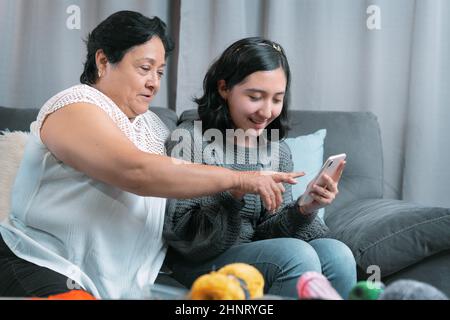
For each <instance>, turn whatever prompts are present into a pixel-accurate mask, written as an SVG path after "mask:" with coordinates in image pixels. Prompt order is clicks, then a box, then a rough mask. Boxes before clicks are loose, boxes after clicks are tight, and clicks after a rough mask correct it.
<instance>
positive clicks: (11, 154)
mask: <svg viewBox="0 0 450 320" xmlns="http://www.w3.org/2000/svg"><path fill="white" fill-rule="evenodd" d="M1 133H2V134H0V221H3V219H5V218H6V217H7V216H8V214H9V210H10V198H11V189H12V186H13V183H14V179H15V178H16V173H17V169H19V165H20V162H21V161H22V156H23V152H24V149H25V144H26V143H27V140H28V136H29V133H28V132H22V131H14V132H9V131H2V132H1Z"/></svg>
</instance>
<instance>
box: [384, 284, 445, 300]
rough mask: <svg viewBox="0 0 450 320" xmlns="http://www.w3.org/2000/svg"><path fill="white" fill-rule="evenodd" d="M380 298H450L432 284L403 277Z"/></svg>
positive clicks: (388, 287) (387, 288)
mask: <svg viewBox="0 0 450 320" xmlns="http://www.w3.org/2000/svg"><path fill="white" fill-rule="evenodd" d="M378 300H448V297H447V296H446V295H445V294H444V293H443V292H442V291H440V290H439V289H437V288H436V287H434V286H432V285H430V284H427V283H424V282H421V281H417V280H412V279H403V280H397V281H394V282H392V283H391V284H389V285H388V286H387V287H386V289H385V290H384V292H383V293H382V294H381V295H380V297H379V298H378Z"/></svg>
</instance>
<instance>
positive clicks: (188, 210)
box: [163, 125, 245, 262]
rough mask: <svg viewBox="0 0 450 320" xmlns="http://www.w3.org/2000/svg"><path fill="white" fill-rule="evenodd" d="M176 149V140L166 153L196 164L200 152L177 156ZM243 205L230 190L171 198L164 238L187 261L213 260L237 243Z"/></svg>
mask: <svg viewBox="0 0 450 320" xmlns="http://www.w3.org/2000/svg"><path fill="white" fill-rule="evenodd" d="M184 129H186V131H185V132H189V133H190V134H189V136H188V137H186V136H184V137H183V138H184V139H186V138H189V139H191V143H194V139H192V137H193V136H194V135H193V131H192V130H193V127H192V126H189V125H184ZM185 143H186V141H185ZM186 145H187V144H186ZM176 146H177V144H176V143H174V142H173V141H172V142H166V147H167V153H168V154H169V155H172V156H176V157H181V158H182V159H184V160H189V161H192V162H193V161H194V154H193V152H194V150H199V149H196V148H194V146H193V145H190V148H189V149H190V150H189V152H188V150H187V149H185V150H184V152H183V153H179V152H177V155H175V153H173V154H172V152H171V151H172V150H174V148H175V147H176ZM198 147H199V146H197V148H198ZM200 148H201V146H200ZM200 150H202V149H200ZM196 160H197V159H196ZM186 187H189V186H186ZM244 204H245V202H244V201H243V200H237V199H235V198H234V197H233V196H232V195H231V194H230V193H229V192H228V191H226V192H222V193H218V194H215V195H213V196H206V197H198V198H192V199H168V200H167V208H166V216H165V221H164V231H163V236H164V238H165V240H166V241H167V243H168V245H169V246H171V248H172V249H174V250H175V251H176V252H178V253H179V254H180V255H182V256H183V257H184V258H186V259H188V260H191V261H196V262H200V261H205V260H208V259H211V258H213V257H215V256H216V255H218V254H220V253H222V252H223V251H225V250H226V249H228V248H229V247H231V246H232V245H233V244H234V243H235V242H236V240H237V238H238V237H239V233H240V226H241V217H240V213H239V212H240V210H241V209H242V208H243V207H244Z"/></svg>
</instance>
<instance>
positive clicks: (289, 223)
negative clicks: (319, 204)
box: [255, 142, 329, 241]
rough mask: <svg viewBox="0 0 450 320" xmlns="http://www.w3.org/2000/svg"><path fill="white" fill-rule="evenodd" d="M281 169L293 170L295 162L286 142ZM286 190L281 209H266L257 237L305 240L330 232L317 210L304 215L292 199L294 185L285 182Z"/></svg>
mask: <svg viewBox="0 0 450 320" xmlns="http://www.w3.org/2000/svg"><path fill="white" fill-rule="evenodd" d="M279 148H280V149H279V157H280V162H279V163H280V167H279V169H280V171H281V172H292V171H293V169H294V164H293V162H292V155H291V151H290V149H289V147H288V146H287V144H286V143H284V142H281V143H280V144H279ZM283 185H284V187H285V189H286V191H285V192H284V194H283V203H282V205H281V207H280V209H279V210H278V211H277V212H276V213H274V214H271V213H269V212H267V210H264V212H263V213H262V216H261V218H260V220H259V223H258V226H257V228H256V234H255V237H256V238H257V239H269V238H280V237H293V238H298V239H301V240H305V241H310V240H313V239H316V238H320V237H324V236H325V235H326V234H327V233H328V231H329V230H328V228H327V226H326V225H325V224H324V223H323V222H322V220H321V219H320V218H319V217H318V216H317V211H315V212H313V213H311V214H309V215H302V214H301V213H300V212H299V211H298V206H297V200H298V199H296V200H295V201H294V200H293V199H292V186H291V185H290V184H286V183H285V184H283Z"/></svg>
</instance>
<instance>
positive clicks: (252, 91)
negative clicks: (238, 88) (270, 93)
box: [244, 88, 285, 95]
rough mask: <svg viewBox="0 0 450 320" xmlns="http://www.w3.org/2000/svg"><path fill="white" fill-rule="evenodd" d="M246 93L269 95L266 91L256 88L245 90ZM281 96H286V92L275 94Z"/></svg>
mask: <svg viewBox="0 0 450 320" xmlns="http://www.w3.org/2000/svg"><path fill="white" fill-rule="evenodd" d="M244 91H245V92H247V93H261V94H266V93H267V91H265V90H262V89H256V88H248V89H245V90H244ZM279 94H285V92H284V91H280V92H277V93H275V95H279Z"/></svg>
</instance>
